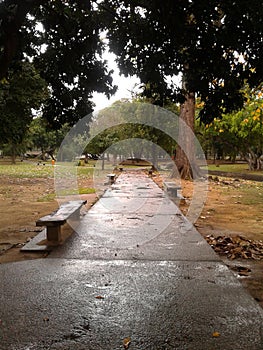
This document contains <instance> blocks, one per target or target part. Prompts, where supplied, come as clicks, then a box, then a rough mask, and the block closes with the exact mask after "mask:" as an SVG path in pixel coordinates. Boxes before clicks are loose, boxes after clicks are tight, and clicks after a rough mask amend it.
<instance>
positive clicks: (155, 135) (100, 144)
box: [85, 99, 176, 158]
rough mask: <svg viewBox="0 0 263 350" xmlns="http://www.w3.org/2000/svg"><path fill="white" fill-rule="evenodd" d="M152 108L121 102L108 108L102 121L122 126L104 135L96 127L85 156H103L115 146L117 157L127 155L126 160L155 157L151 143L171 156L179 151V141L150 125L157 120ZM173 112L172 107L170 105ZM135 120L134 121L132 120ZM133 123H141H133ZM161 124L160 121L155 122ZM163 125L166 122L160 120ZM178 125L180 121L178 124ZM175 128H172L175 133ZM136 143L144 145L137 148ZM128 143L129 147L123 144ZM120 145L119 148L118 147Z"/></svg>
mask: <svg viewBox="0 0 263 350" xmlns="http://www.w3.org/2000/svg"><path fill="white" fill-rule="evenodd" d="M148 106H149V105H147V104H146V103H142V102H137V99H135V101H131V102H130V101H123V100H122V101H117V102H115V103H114V104H113V105H112V106H111V107H108V108H105V109H104V110H103V111H101V112H100V115H99V118H105V120H106V121H107V120H113V119H114V118H118V122H119V123H120V124H118V125H116V126H114V127H109V128H107V129H106V130H104V131H103V132H99V131H98V130H97V129H96V125H95V127H93V128H92V132H93V135H91V138H92V140H91V142H89V144H88V146H87V148H86V150H85V152H87V153H98V154H101V153H103V152H104V151H105V150H106V149H107V148H109V147H110V146H111V145H115V147H114V150H113V152H115V153H116V155H117V154H118V155H121V154H122V155H125V156H126V157H136V158H141V156H142V154H144V156H145V155H148V156H152V152H153V150H152V148H151V147H150V146H149V142H147V141H150V142H151V143H154V144H156V145H159V146H160V147H161V148H162V149H163V150H165V151H166V152H167V153H168V154H170V153H171V151H172V150H173V149H175V147H176V143H175V141H174V140H173V139H172V138H171V137H170V136H169V135H167V134H165V133H164V132H163V131H162V130H161V129H158V125H156V127H154V126H151V125H147V119H148V121H149V118H153V117H154V116H153V115H148V114H149V107H148ZM170 109H172V106H171V105H170ZM131 117H132V118H131ZM130 120H133V121H134V120H135V121H136V120H137V123H136V122H132V123H131V122H130ZM154 120H155V121H157V118H156V117H155V119H154ZM159 122H160V125H161V124H162V120H161V118H160V120H159ZM174 124H176V121H175V123H174ZM173 127H174V126H172V125H171V129H172V128H173ZM132 139H140V140H141V142H140V143H139V144H137V145H136V142H132V141H131V140H132ZM125 140H128V142H127V143H124V142H121V141H125ZM118 143H119V144H118Z"/></svg>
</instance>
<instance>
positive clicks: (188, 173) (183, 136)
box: [175, 92, 199, 179]
mask: <svg viewBox="0 0 263 350" xmlns="http://www.w3.org/2000/svg"><path fill="white" fill-rule="evenodd" d="M194 121H195V94H194V92H188V93H186V95H185V101H184V103H183V104H181V107H180V115H179V136H178V138H179V139H178V147H177V150H176V158H175V164H176V167H177V170H178V172H179V174H180V175H181V178H183V179H193V178H195V177H196V176H197V174H198V175H199V169H198V166H197V164H196V155H195V136H194Z"/></svg>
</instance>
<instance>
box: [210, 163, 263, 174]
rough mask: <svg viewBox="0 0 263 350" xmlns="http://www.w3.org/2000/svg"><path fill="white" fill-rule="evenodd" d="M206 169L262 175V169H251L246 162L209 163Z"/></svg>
mask: <svg viewBox="0 0 263 350" xmlns="http://www.w3.org/2000/svg"><path fill="white" fill-rule="evenodd" d="M208 170H211V171H213V170H214V171H223V172H230V173H246V174H254V175H263V171H256V170H254V171H251V170H249V168H248V164H246V163H236V164H217V165H216V164H209V165H208Z"/></svg>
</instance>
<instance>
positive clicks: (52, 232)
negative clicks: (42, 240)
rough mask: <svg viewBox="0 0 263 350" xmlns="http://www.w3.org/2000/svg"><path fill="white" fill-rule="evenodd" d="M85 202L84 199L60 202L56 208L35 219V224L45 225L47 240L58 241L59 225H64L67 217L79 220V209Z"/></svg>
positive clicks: (59, 239) (59, 238)
mask: <svg viewBox="0 0 263 350" xmlns="http://www.w3.org/2000/svg"><path fill="white" fill-rule="evenodd" d="M86 203H87V201H86V200H85V201H81V200H78V201H69V202H65V203H62V204H61V206H60V207H59V209H58V210H56V211H54V212H53V213H51V214H49V215H46V216H43V217H42V218H40V219H38V220H37V221H36V226H46V230H47V241H49V242H53V243H54V242H57V243H59V242H60V241H61V226H62V225H64V224H65V223H66V222H67V220H68V219H74V220H79V219H80V209H81V207H82V206H83V205H85V204H86Z"/></svg>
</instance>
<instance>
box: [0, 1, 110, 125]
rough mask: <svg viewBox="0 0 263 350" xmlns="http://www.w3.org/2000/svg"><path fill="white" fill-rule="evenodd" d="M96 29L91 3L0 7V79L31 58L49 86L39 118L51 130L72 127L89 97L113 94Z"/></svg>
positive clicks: (87, 108) (87, 107)
mask: <svg viewBox="0 0 263 350" xmlns="http://www.w3.org/2000/svg"><path fill="white" fill-rule="evenodd" d="M101 28H102V24H101V16H100V13H99V11H98V10H97V6H96V2H95V1H88V0H87V1H79V0H75V1H74V0H73V1H63V0H48V1H44V2H43V1H41V0H28V1H26V2H21V1H18V0H12V1H9V0H4V1H2V2H1V3H0V79H2V78H7V77H8V67H14V64H15V63H16V62H21V61H22V60H24V58H25V57H31V59H32V61H33V63H34V65H35V67H36V68H37V69H38V70H39V72H40V74H41V76H42V78H44V79H45V81H46V82H47V84H48V86H49V92H50V96H49V99H48V101H47V103H46V104H45V106H44V111H43V115H44V117H45V118H46V119H47V120H48V121H49V124H50V126H52V127H56V128H59V127H60V126H61V125H63V124H65V123H67V122H68V123H70V124H71V125H73V124H75V122H76V121H77V120H79V119H81V118H82V117H84V116H85V115H87V114H89V113H90V112H91V111H92V109H93V104H92V102H91V98H92V94H93V92H94V91H98V92H104V93H105V94H106V95H107V96H109V95H110V94H112V93H114V91H115V90H116V88H115V87H112V78H111V76H110V73H111V72H110V71H109V70H108V68H107V64H106V62H105V61H104V60H103V59H102V58H101V54H102V50H103V43H102V41H101V39H100V32H101ZM31 107H33V106H31ZM21 118H22V117H21Z"/></svg>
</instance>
